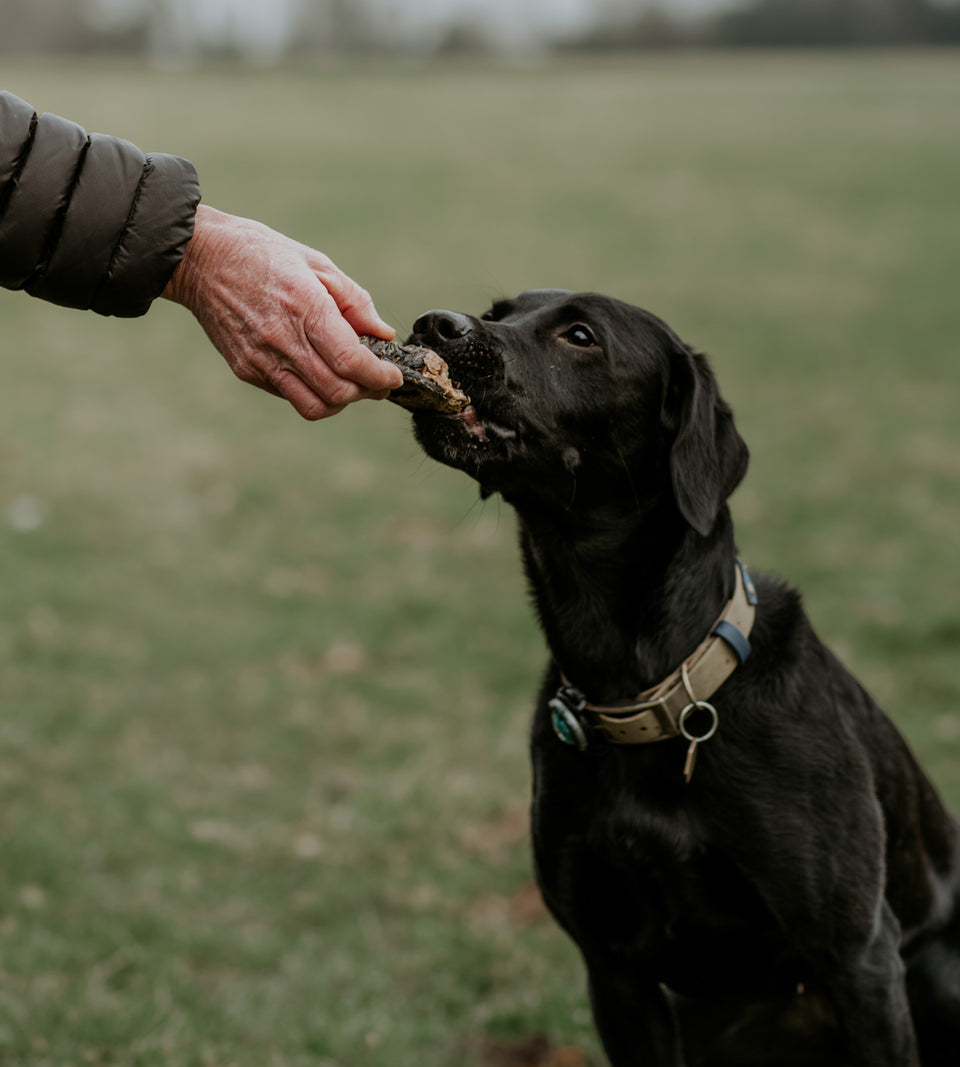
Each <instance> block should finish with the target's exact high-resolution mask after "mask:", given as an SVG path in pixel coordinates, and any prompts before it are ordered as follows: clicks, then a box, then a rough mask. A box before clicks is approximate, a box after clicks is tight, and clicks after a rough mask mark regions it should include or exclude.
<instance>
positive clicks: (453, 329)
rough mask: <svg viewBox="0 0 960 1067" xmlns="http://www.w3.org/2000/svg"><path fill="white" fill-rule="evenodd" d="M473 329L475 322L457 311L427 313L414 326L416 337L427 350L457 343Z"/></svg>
mask: <svg viewBox="0 0 960 1067" xmlns="http://www.w3.org/2000/svg"><path fill="white" fill-rule="evenodd" d="M472 329H473V322H472V321H471V320H470V319H469V318H468V317H467V316H466V315H459V314H457V312H456V311H427V312H426V313H425V314H423V315H421V316H420V318H419V319H417V321H416V322H415V323H414V324H413V333H414V336H415V337H416V338H417V340H418V341H419V342H420V343H421V344H423V345H426V347H427V348H434V347H436V346H437V345H442V344H444V343H446V342H448V341H456V340H457V339H458V338H460V337H465V336H466V335H467V334H468V333H469V332H470V331H471V330H472Z"/></svg>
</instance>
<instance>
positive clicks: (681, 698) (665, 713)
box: [550, 559, 757, 781]
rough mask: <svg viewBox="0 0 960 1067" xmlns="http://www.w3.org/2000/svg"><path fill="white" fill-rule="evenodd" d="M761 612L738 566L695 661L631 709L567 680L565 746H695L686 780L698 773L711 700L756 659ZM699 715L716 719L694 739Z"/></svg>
mask: <svg viewBox="0 0 960 1067" xmlns="http://www.w3.org/2000/svg"><path fill="white" fill-rule="evenodd" d="M756 611H757V593H756V590H755V589H754V586H753V582H752V581H751V580H750V575H749V574H748V573H747V568H746V567H745V566H744V565H743V563H742V562H741V561H740V560H739V559H738V560H737V561H736V588H735V589H734V594H733V596H732V598H731V599H730V601H729V602H728V603H727V606H726V607H725V608H724V610H723V613H722V614H721V616H720V618H719V619H718V620H717V621H716V622H715V623H714V625H713V626H712V627H711V628H710V633H709V634H708V635H707V637H706V638H705V639H704V640H703V641H701V642H700V644H699V645H698V646H697V648H696V650H695V651H694V652H693V654H692V655H690V656H688V657H687V659H685V660H684V661H683V663H681V665H680V666H679V667H678V668H677V669H676V670H675V671H673V673H672V674H670V675H668V676H667V677H666V678H665V679H664V680H663V681H662V682H661V683H660V684H659V685H656V686H653V687H652V688H651V689H647V690H645V691H644V692H642V693H640V694H639V696H637V698H636V699H635V700H634V701H632V702H631V703H629V704H615V705H602V704H592V703H590V701H588V700H587V698H586V697H585V696H584V695H583V693H581V692H580V690H579V689H577V688H576V686H573V685H571V684H570V683H569V682H568V681H567V680H566V678H564V682H563V685H561V686H560V688H559V689H558V690H557V695H556V696H555V697H554V698H553V699H552V700H551V701H550V708H551V711H552V713H553V728H554V731H555V732H556V734H557V736H558V737H559V738H560V740H561V741H564V742H566V743H567V744H572V745H576V746H577V747H578V748H580V749H585V748H586V747H587V745H588V744H589V736H590V734H591V733H598V734H600V736H601V737H603V738H605V739H606V740H607V741H611V742H613V743H614V744H618V745H643V744H648V743H650V742H653V741H664V740H666V739H668V738H671V737H685V738H686V739H687V740H688V741H689V742H690V751H689V752H688V755H687V763H688V767H687V769H686V770H685V775H686V777H687V780H688V781H689V778H690V775H691V774H692V773H693V759H694V757H695V754H696V746H697V745H698V744H699V743H700V742H702V741H706V740H708V739H709V738H710V737H712V736H713V735H714V733H715V732H716V730H717V726H718V722H719V720H718V716H717V712H716V709H715V708H714V707H713V705H712V704H709V703H708V700H709V698H710V697H711V696H713V694H714V693H715V692H716V691H717V690H718V689H719V688H720V686H721V685H722V684H723V683H724V682H725V681H726V680H727V678H729V677H730V675H731V674H733V672H734V671H735V670H736V669H737V667H739V666H740V664H741V663H743V662H744V661H745V660H746V659H747V657H748V656H749V655H750V641H749V640H748V637H749V634H750V631H751V629H752V627H753V621H754V618H755V616H756ZM697 710H700V711H703V712H704V713H706V714H707V715H708V716H710V718H711V724H710V726H709V728H708V729H707V730H706V731H705V732H703V733H701V734H699V735H696V734H693V733H692V732H691V730H690V727H689V724H688V722H687V720H688V719H689V718H690V717H691V716H692V715H693V713H694V712H695V711H697Z"/></svg>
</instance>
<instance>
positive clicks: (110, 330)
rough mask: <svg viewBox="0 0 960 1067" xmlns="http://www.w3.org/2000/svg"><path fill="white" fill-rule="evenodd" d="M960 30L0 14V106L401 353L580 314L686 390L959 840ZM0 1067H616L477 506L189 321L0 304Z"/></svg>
mask: <svg viewBox="0 0 960 1067" xmlns="http://www.w3.org/2000/svg"><path fill="white" fill-rule="evenodd" d="M958 22H960V9H958V5H957V4H955V3H952V4H951V3H946V2H943V3H935V2H934V0H927V2H923V0H844V2H841V0H832V2H830V3H827V2H825V0H806V2H804V0H758V2H757V3H723V2H721V0H716V2H708V0H700V2H697V0H685V2H680V0H677V2H675V3H669V2H667V0H661V2H659V3H648V4H641V3H629V2H626V0H594V2H593V3H590V2H588V0H564V2H560V0H556V2H554V3H547V2H546V0H543V2H541V3H534V2H533V0H529V2H527V3H519V2H513V3H507V2H505V0H504V2H502V3H493V0H486V2H484V3H482V4H481V3H472V2H469V0H447V2H445V3H444V2H443V0H429V2H428V0H422V2H421V3H413V2H408V3H398V2H393V3H391V2H388V0H380V2H375V0H365V2H359V0H358V2H351V3H348V2H345V0H329V2H327V3H321V2H319V0H315V2H312V3H310V2H307V0H303V2H298V3H297V2H294V0H287V2H284V0H274V2H273V3H271V4H269V5H268V4H254V3H246V2H240V0H236V2H230V0H191V3H189V4H188V3H185V2H184V3H181V2H178V0H167V2H159V0H157V2H152V3H150V2H147V0H87V2H82V3H81V2H76V0H74V2H72V3H71V2H67V0H30V2H26V0H17V2H12V0H0V72H2V84H3V87H4V88H8V89H11V90H12V91H14V92H15V93H17V94H18V95H20V96H21V97H23V98H25V99H26V100H28V101H30V102H31V103H32V104H33V105H34V106H35V107H36V108H37V109H38V110H42V111H53V112H55V113H58V114H61V115H64V116H66V117H68V118H71V119H73V120H75V121H77V122H79V123H81V124H82V125H84V126H85V127H86V128H87V129H89V130H99V131H103V132H108V133H113V134H116V135H119V136H123V137H127V138H129V139H130V140H132V141H134V142H135V143H137V144H138V145H140V146H141V147H142V148H144V149H145V150H153V151H166V152H173V153H177V154H180V155H183V156H186V157H188V158H190V159H192V160H193V161H194V163H195V164H196V166H197V168H198V170H199V173H200V179H201V185H202V188H203V193H204V199H205V200H206V202H207V203H210V204H212V205H214V206H217V207H220V208H222V209H224V210H226V211H231V212H234V213H237V214H243V215H248V216H252V217H255V218H258V219H260V220H261V221H263V222H265V223H267V224H269V225H271V226H273V227H275V228H277V229H279V230H282V231H284V232H286V233H288V234H290V235H292V236H294V237H296V238H298V239H299V240H301V241H304V242H307V243H310V244H312V245H314V246H316V247H318V248H320V249H321V250H323V251H324V252H326V253H327V254H329V255H330V256H331V257H332V258H333V259H334V260H335V261H336V262H337V263H338V264H339V265H340V266H341V267H342V268H343V269H344V270H346V271H347V272H348V273H349V274H351V275H352V276H353V277H354V278H356V279H357V280H358V281H359V282H361V283H362V284H363V285H364V286H366V287H367V288H368V289H369V290H370V291H371V292H372V294H373V295H374V297H375V299H376V302H377V305H378V308H379V310H380V311H381V313H382V314H383V315H384V317H385V318H387V320H388V321H390V322H391V323H393V324H394V325H395V326H396V328H397V329H398V331H399V332H400V333H401V334H402V333H404V332H405V331H407V330H408V329H409V327H410V325H411V324H412V322H413V320H414V319H415V318H416V317H417V315H418V314H420V313H421V312H422V311H424V310H426V309H428V308H432V307H449V308H452V309H455V310H461V311H467V312H474V313H479V312H481V311H482V310H483V309H484V308H485V307H486V306H487V305H488V304H489V303H490V302H491V301H492V300H493V299H495V298H497V297H498V296H500V295H504V294H506V295H510V294H513V293H515V292H517V291H519V290H521V289H525V288H530V287H539V286H563V287H568V288H575V289H581V288H582V289H595V290H599V291H603V292H607V293H609V294H611V295H614V296H617V297H620V298H622V299H625V300H628V301H631V302H633V303H637V304H641V305H643V306H645V307H648V308H650V309H651V310H653V311H655V312H657V313H658V314H660V315H662V316H663V317H664V318H666V319H667V321H669V322H670V323H671V324H672V325H673V326H674V328H675V329H676V330H677V331H678V332H679V333H680V335H681V336H682V337H684V338H685V339H686V340H687V341H688V342H689V343H691V344H693V345H694V346H696V347H698V348H700V349H703V350H705V351H706V352H707V353H708V354H709V355H710V357H711V359H712V361H713V364H714V367H715V369H716V371H717V375H718V378H719V380H720V383H721V387H722V389H723V391H724V393H725V395H726V397H727V398H728V400H729V401H730V402H731V404H732V405H733V407H734V410H735V412H736V415H737V420H738V425H739V427H740V429H741V432H742V433H743V434H744V436H745V438H746V439H747V441H748V443H749V445H750V447H751V451H752V463H751V469H750V473H749V474H748V477H747V480H746V482H745V483H744V485H743V486H742V487H741V488H740V489H739V490H738V492H737V493H736V494H735V496H734V498H733V501H732V507H733V511H734V516H735V519H736V521H737V524H738V531H739V541H740V548H741V551H742V553H743V554H744V556H745V558H746V559H747V560H748V562H749V563H750V564H751V565H752V566H754V567H756V568H759V569H766V570H772V571H774V572H777V573H780V574H782V575H784V576H785V577H787V578H789V579H790V580H791V581H794V582H795V583H797V584H798V585H799V586H800V587H801V588H802V589H803V591H804V594H805V599H806V603H807V607H808V610H809V612H810V615H811V617H812V619H813V622H814V625H815V626H816V627H817V629H818V630H819V631H820V633H821V635H822V636H823V637H824V638H825V639H826V640H828V641H829V642H830V643H831V644H832V645H833V646H834V647H835V648H836V649H837V651H838V652H839V653H840V654H841V655H842V656H843V657H844V658H845V659H846V661H847V662H848V663H849V665H850V666H851V667H852V668H853V669H854V670H855V671H856V672H857V673H858V675H859V676H860V678H861V679H862V681H863V682H864V684H865V685H866V686H867V688H868V689H870V690H871V691H872V692H873V693H874V695H875V696H876V697H877V698H878V699H879V700H880V701H881V703H883V704H884V706H885V707H887V709H888V710H889V712H890V714H891V715H892V717H893V718H894V719H895V721H896V722H897V723H898V725H899V726H900V727H901V728H902V730H903V731H904V732H905V734H906V735H907V736H908V738H909V740H910V743H911V744H912V745H913V747H914V748H915V749H916V751H917V753H918V754H919V756H920V757H921V759H922V761H923V762H924V764H925V766H926V767H927V768H928V769H929V771H930V773H931V776H932V777H933V779H934V780H935V782H936V784H937V785H938V787H939V788H940V789H941V791H942V792H943V794H944V796H945V797H946V799H947V800H948V801H949V802H950V803H951V804H952V805H953V806H954V808H955V809H957V810H960V656H958V645H960V609H958V607H957V596H956V587H957V574H958V550H960V543H958V542H960V539H958V533H957V531H958V530H960V488H958V486H960V420H958V418H957V410H958V401H960V390H958V384H957V363H958V360H957V356H958V339H960V301H958V299H957V279H958V276H960V212H958V206H957V204H958V202H957V174H958V173H960V119H958V116H960V53H958V51H956V50H955V46H954V45H953V44H952V43H951V42H954V41H956V39H957V34H958ZM0 369H2V381H3V385H2V388H0V1063H2V1064H10V1065H20V1064H29V1065H31V1067H32V1065H42V1067H46V1065H50V1067H54V1065H61V1064H70V1065H73V1064H86V1063H88V1064H124V1065H126V1064H136V1065H153V1064H157V1065H159V1064H163V1065H164V1067H179V1065H183V1067H187V1065H189V1067H194V1065H199V1067H227V1065H238V1067H246V1065H250V1067H254V1065H256V1067H264V1065H270V1067H307V1065H310V1067H366V1065H371V1067H372V1065H387V1067H407V1065H409V1067H414V1065H416V1067H419V1065H420V1064H422V1063H424V1062H430V1063H434V1064H449V1065H451V1067H460V1065H484V1067H490V1065H497V1067H506V1065H510V1064H512V1065H514V1067H520V1065H527V1067H536V1065H541V1067H543V1065H547V1064H553V1065H554V1067H561V1065H565V1067H582V1065H583V1064H586V1063H594V1064H600V1063H602V1062H603V1061H602V1058H601V1056H600V1053H599V1051H598V1049H597V1046H596V1042H595V1040H594V1038H593V1035H592V1031H591V1027H590V1021H589V1013H588V1009H587V1003H586V996H585V990H584V982H583V978H582V974H581V968H580V964H579V961H578V959H577V957H576V953H575V952H574V951H573V950H572V948H571V947H570V946H569V944H568V943H567V942H566V940H565V938H564V937H563V935H562V934H560V933H559V931H557V930H556V929H555V927H554V926H553V924H552V923H551V922H550V920H549V919H547V918H546V917H545V915H544V913H543V910H542V908H541V906H540V904H539V901H538V898H537V894H536V891H535V890H534V889H533V887H532V883H531V875H530V862H529V856H528V847H527V838H526V807H527V798H528V793H529V775H528V769H527V760H526V753H525V746H526V729H527V721H528V716H529V709H530V703H531V699H532V695H533V692H534V690H535V688H536V686H537V683H538V679H539V676H540V672H541V670H542V667H543V663H544V660H545V654H544V649H543V642H542V639H541V637H540V635H539V633H538V631H537V629H536V626H535V624H534V621H533V618H532V615H531V612H530V610H529V605H528V602H527V598H526V594H525V591H524V588H523V580H522V576H521V573H520V567H519V565H518V561H517V558H516V549H515V543H514V542H515V529H514V521H513V517H512V515H511V514H510V511H509V509H508V508H507V507H506V506H505V505H503V504H502V503H501V502H500V501H498V500H497V499H493V500H489V501H487V502H485V503H481V502H480V501H479V500H478V498H477V492H476V488H475V486H474V485H473V484H472V483H471V482H470V481H469V480H468V479H467V478H465V477H464V476H462V475H458V474H457V473H455V472H453V471H449V470H446V469H445V468H441V467H439V466H437V465H436V464H433V463H432V462H430V461H428V460H426V459H424V458H423V457H422V456H421V455H420V454H419V452H418V449H417V447H416V445H415V444H414V442H413V439H412V436H411V433H410V428H409V417H408V416H407V415H406V414H405V413H404V412H403V411H401V410H400V409H398V408H396V407H394V406H391V405H389V404H374V403H368V404H360V405H356V406H354V407H353V408H351V409H349V410H348V411H347V412H345V413H344V414H342V415H340V416H338V417H337V418H335V419H333V420H330V421H327V422H323V423H319V424H308V423H305V422H302V421H300V420H299V419H298V418H297V416H296V415H295V414H294V413H293V411H292V410H291V409H289V408H288V407H286V406H285V405H284V404H283V403H281V402H280V401H277V400H275V399H273V398H271V397H268V396H267V395H266V394H261V393H258V392H257V391H256V390H253V389H251V388H249V387H248V386H245V385H243V384H241V383H239V382H237V381H236V380H235V379H234V378H233V377H232V375H231V374H230V372H229V370H228V369H227V367H226V365H225V364H224V363H223V361H222V360H221V358H220V357H219V355H218V354H217V353H216V352H215V351H214V350H213V349H212V348H211V347H210V346H209V345H208V343H207V342H206V340H205V338H204V336H203V334H202V331H201V330H200V329H199V327H198V326H197V325H196V323H194V322H193V321H192V320H191V319H190V317H189V316H188V315H187V314H186V313H185V312H184V311H183V310H182V309H180V308H176V307H173V306H171V305H166V304H163V302H160V303H159V304H158V305H155V307H154V308H153V309H152V310H151V311H150V313H149V314H148V315H147V316H146V317H145V318H143V319H140V320H133V321H109V320H104V319H100V318H97V317H96V316H94V315H90V314H84V313H79V312H72V311H68V310H65V309H62V308H56V307H52V306H48V305H44V304H42V303H40V302H38V301H34V300H32V299H30V298H29V297H26V296H25V295H23V294H19V293H9V292H5V291H0Z"/></svg>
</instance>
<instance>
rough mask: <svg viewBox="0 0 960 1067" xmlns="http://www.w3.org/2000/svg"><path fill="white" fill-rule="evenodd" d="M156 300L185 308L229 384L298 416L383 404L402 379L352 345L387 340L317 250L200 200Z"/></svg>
mask: <svg viewBox="0 0 960 1067" xmlns="http://www.w3.org/2000/svg"><path fill="white" fill-rule="evenodd" d="M162 295H163V296H164V297H166V298H167V299H168V300H173V301H175V302H176V303H178V304H183V305H184V307H187V308H189V309H190V310H191V311H192V312H193V314H194V315H195V316H196V317H197V319H198V320H199V322H200V324H201V326H203V328H204V330H205V331H206V334H207V336H208V337H209V338H210V340H211V341H212V342H213V344H214V345H215V346H216V348H217V349H218V350H219V351H220V354H221V355H222V356H223V358H224V359H225V360H226V361H227V363H228V364H229V365H230V367H231V368H232V369H233V372H234V373H235V374H236V375H237V377H238V378H240V379H241V380H242V381H245V382H249V383H250V384H251V385H256V386H258V387H259V388H260V389H265V390H266V391H267V392H268V393H273V394H274V395H276V396H281V397H284V398H285V399H287V400H289V401H290V403H291V404H292V405H293V406H294V408H296V410H297V411H298V412H299V413H300V414H301V415H302V416H303V417H304V418H305V419H322V418H326V417H327V416H328V415H335V414H336V413H337V412H338V411H342V410H343V409H344V408H345V407H346V406H347V404H350V403H352V402H353V401H355V400H360V399H362V398H365V397H373V398H375V399H383V398H384V397H386V396H387V395H388V393H389V392H390V390H391V389H397V388H399V386H400V385H401V384H402V382H403V376H402V375H401V373H400V370H399V369H398V368H397V367H395V366H393V365H392V364H390V363H386V362H384V361H383V360H380V359H378V358H377V357H376V356H374V355H373V353H372V352H370V351H369V350H368V349H366V348H364V347H363V345H361V344H360V342H359V340H358V337H357V335H358V334H373V335H374V336H376V337H382V338H383V339H384V340H390V339H392V338H393V336H394V330H392V329H391V328H390V327H389V326H388V325H387V324H386V323H385V322H383V320H382V319H381V318H380V317H379V315H378V314H377V312H376V309H375V308H374V306H373V301H372V300H371V299H370V296H369V294H368V293H367V292H366V291H365V290H363V289H361V288H360V286H359V285H357V284H356V282H354V281H352V280H351V279H350V278H348V277H347V276H346V275H345V274H344V273H343V271H341V270H339V269H338V268H337V267H336V266H335V265H334V264H333V263H332V262H331V261H330V260H329V259H328V258H327V257H326V256H325V255H323V254H322V253H321V252H317V251H315V250H314V249H312V248H309V247H308V246H306V245H302V244H299V243H298V242H296V241H293V240H291V239H290V238H288V237H285V236H284V235H283V234H280V233H277V232H276V231H275V230H271V229H269V228H268V227H266V226H263V225H262V224H261V223H259V222H254V221H252V220H251V219H243V218H238V217H236V216H234V215H226V214H224V213H223V212H221V211H216V210H215V209H214V208H211V207H207V206H206V205H203V204H201V205H200V206H199V208H198V209H197V218H196V227H195V229H194V234H193V237H192V239H191V240H190V241H189V242H188V243H187V246H186V251H185V253H184V257H183V259H182V260H181V262H180V263H179V264H178V266H177V268H176V270H175V271H174V272H173V275H172V276H171V278H170V281H169V282H168V283H167V287H166V288H165V289H164V291H163V294H162Z"/></svg>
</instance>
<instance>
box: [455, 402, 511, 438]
mask: <svg viewBox="0 0 960 1067" xmlns="http://www.w3.org/2000/svg"><path fill="white" fill-rule="evenodd" d="M442 417H444V418H448V419H452V420H454V421H459V422H460V423H462V425H463V429H464V430H465V432H466V433H467V434H468V435H469V436H470V437H472V438H475V439H476V440H477V441H489V440H491V439H493V440H497V441H515V440H516V438H517V431H516V430H515V429H512V428H511V427H509V426H504V425H502V424H501V423H499V422H496V421H494V419H492V418H489V417H484V416H483V415H482V414H481V412H480V411H478V410H477V407H476V405H474V404H469V405H468V406H467V407H465V408H464V409H463V411H460V412H457V414H455V415H446V416H442Z"/></svg>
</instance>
